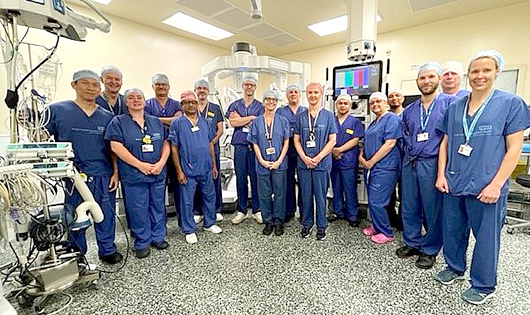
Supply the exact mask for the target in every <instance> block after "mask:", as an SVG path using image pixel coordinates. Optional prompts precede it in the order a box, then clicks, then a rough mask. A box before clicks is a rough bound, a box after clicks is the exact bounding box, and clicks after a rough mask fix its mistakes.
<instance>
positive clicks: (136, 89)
mask: <svg viewBox="0 0 530 315" xmlns="http://www.w3.org/2000/svg"><path fill="white" fill-rule="evenodd" d="M133 92H137V93H138V94H140V95H141V96H142V98H143V99H144V101H145V96H144V92H142V90H140V89H139V88H135V87H133V88H128V89H127V90H126V91H125V93H123V96H124V97H125V98H127V97H128V96H129V95H130V94H131V93H133Z"/></svg>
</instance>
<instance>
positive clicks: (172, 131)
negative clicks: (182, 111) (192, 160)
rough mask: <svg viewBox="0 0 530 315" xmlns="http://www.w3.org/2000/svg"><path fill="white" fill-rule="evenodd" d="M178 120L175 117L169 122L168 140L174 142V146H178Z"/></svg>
mask: <svg viewBox="0 0 530 315" xmlns="http://www.w3.org/2000/svg"><path fill="white" fill-rule="evenodd" d="M177 129H178V121H177V119H175V120H173V121H172V122H171V126H170V127H169V136H168V138H169V141H171V144H174V145H176V146H179V143H178V135H177V133H178V130H177Z"/></svg>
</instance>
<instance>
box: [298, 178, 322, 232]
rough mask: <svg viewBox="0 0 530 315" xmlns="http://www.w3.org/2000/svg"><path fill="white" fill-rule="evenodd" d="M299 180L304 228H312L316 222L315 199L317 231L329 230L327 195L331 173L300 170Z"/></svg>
mask: <svg viewBox="0 0 530 315" xmlns="http://www.w3.org/2000/svg"><path fill="white" fill-rule="evenodd" d="M298 180H299V182H300V187H301V191H302V209H301V210H302V212H301V215H302V226H303V227H309V228H310V227H312V226H313V224H314V222H315V219H314V217H315V211H314V210H313V197H315V204H316V221H317V229H319V230H322V229H325V228H327V226H328V219H327V218H326V209H327V207H326V201H327V197H326V193H327V191H328V185H329V171H327V170H311V169H302V168H298Z"/></svg>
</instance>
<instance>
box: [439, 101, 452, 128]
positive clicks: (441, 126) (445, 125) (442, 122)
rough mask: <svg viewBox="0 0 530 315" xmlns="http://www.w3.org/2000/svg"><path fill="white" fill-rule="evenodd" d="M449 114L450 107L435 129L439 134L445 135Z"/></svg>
mask: <svg viewBox="0 0 530 315" xmlns="http://www.w3.org/2000/svg"><path fill="white" fill-rule="evenodd" d="M451 106H453V105H451ZM453 108H454V106H453ZM450 112H452V110H451V107H449V108H448V109H447V111H446V112H445V114H444V118H443V119H442V120H440V123H439V124H438V126H437V127H436V131H439V132H441V133H443V134H447V128H448V126H449V116H450Z"/></svg>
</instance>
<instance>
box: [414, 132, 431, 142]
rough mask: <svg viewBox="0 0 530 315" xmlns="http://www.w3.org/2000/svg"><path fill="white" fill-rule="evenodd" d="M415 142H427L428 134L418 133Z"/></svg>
mask: <svg viewBox="0 0 530 315" xmlns="http://www.w3.org/2000/svg"><path fill="white" fill-rule="evenodd" d="M416 140H417V141H418V142H422V141H427V140H429V133H428V132H422V133H418V136H417V138H416Z"/></svg>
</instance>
